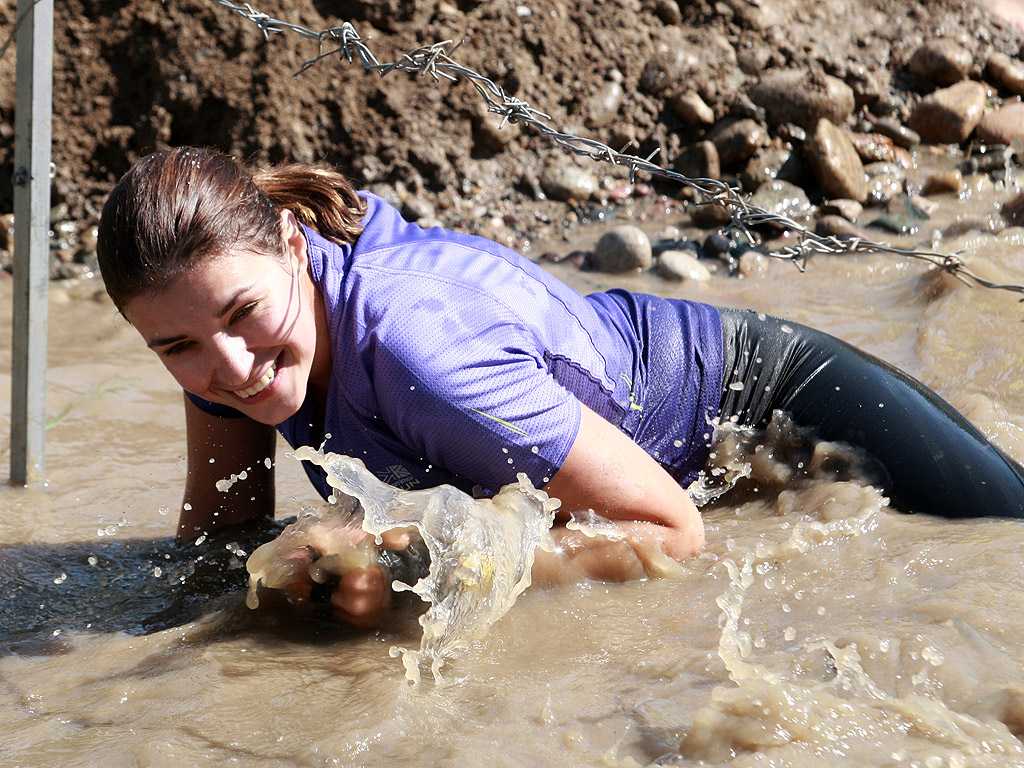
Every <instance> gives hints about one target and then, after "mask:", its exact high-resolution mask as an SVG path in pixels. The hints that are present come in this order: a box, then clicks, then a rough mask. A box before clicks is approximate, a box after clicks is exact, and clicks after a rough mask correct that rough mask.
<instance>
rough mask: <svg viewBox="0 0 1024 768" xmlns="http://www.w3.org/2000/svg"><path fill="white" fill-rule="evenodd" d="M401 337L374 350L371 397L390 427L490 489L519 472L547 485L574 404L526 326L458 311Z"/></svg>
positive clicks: (573, 420) (564, 451)
mask: <svg viewBox="0 0 1024 768" xmlns="http://www.w3.org/2000/svg"><path fill="white" fill-rule="evenodd" d="M405 338H406V339H407V342H406V343H404V344H400V345H398V346H394V347H388V348H382V349H378V350H377V354H376V357H375V366H376V370H375V377H374V378H375V389H376V395H377V400H378V402H379V403H380V406H381V411H382V416H383V418H384V420H385V422H386V423H387V424H388V427H389V428H390V429H391V430H392V431H393V432H394V433H395V435H396V436H397V437H398V438H399V439H400V440H401V441H402V442H403V443H404V444H405V445H407V446H408V447H409V448H411V449H412V450H413V451H414V452H419V453H420V456H419V457H418V458H419V459H420V460H421V461H424V462H426V463H428V464H434V465H437V466H440V467H443V468H444V469H447V470H448V471H450V472H454V473H455V474H458V475H461V476H463V477H467V478H469V479H470V480H472V482H473V483H476V484H479V485H481V486H483V487H484V488H485V489H487V490H489V491H497V490H498V489H499V488H500V487H501V486H503V485H505V484H507V483H511V482H514V481H515V479H516V476H517V474H518V473H520V472H524V473H525V474H526V475H527V476H528V477H529V478H530V481H531V482H532V483H533V484H534V485H536V486H537V487H542V486H544V485H546V484H547V482H549V481H550V479H551V477H553V476H554V474H555V472H557V471H558V469H559V468H560V467H561V466H562V464H563V463H564V462H565V458H566V456H568V454H569V449H570V448H571V447H572V444H573V441H574V440H575V439H576V434H577V432H578V431H579V422H580V403H579V401H578V400H577V399H576V398H575V396H574V395H573V394H572V393H571V392H569V391H568V390H566V389H565V388H564V387H562V386H561V385H560V384H559V383H558V382H557V381H555V379H554V377H553V376H552V375H551V373H550V372H549V371H548V370H547V365H546V363H545V360H544V350H543V349H542V348H539V346H538V342H537V340H536V339H535V338H534V336H533V334H532V333H531V332H530V331H529V329H526V328H523V327H521V326H520V325H518V324H516V323H513V322H501V321H499V322H494V321H490V322H487V323H486V324H485V326H484V327H480V325H479V324H477V323H474V322H466V319H465V318H464V317H463V318H461V319H456V318H450V319H449V320H448V321H447V322H446V321H445V320H444V319H441V320H440V322H439V323H438V324H437V325H436V326H435V327H434V328H433V329H432V330H431V332H429V333H424V334H422V335H420V336H418V337H415V340H414V339H413V338H410V337H408V336H406V337H405Z"/></svg>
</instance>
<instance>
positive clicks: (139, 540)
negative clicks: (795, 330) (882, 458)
mask: <svg viewBox="0 0 1024 768" xmlns="http://www.w3.org/2000/svg"><path fill="white" fill-rule="evenodd" d="M971 190H972V191H971V192H970V194H968V195H966V196H965V199H956V198H953V197H949V198H944V199H937V200H936V202H938V204H939V207H938V209H937V210H936V211H935V212H934V213H933V218H932V220H931V221H930V222H928V228H929V230H934V231H935V232H945V233H946V234H945V235H944V236H942V237H941V242H940V246H941V248H942V249H943V250H945V251H950V250H956V249H960V248H963V249H965V258H966V259H967V260H968V262H969V263H970V264H971V265H972V266H973V267H974V268H975V269H976V270H977V271H978V272H979V273H982V274H984V275H985V276H986V277H989V278H993V279H999V280H1003V281H1008V282H1016V283H1024V248H1022V245H1024V230H1021V229H1003V224H1001V223H1000V221H999V218H998V215H997V214H996V213H995V211H996V208H995V206H996V204H997V203H998V202H999V201H1001V200H1004V199H1005V198H1006V197H1007V196H1008V195H1009V192H1008V191H1007V190H1004V189H1002V188H999V187H996V188H991V186H990V185H989V184H987V183H986V182H984V181H978V180H974V181H972V182H971ZM663 223H668V222H661V223H657V222H649V226H650V229H651V230H652V232H653V231H656V230H657V229H658V228H659V227H660V226H661V225H662V224H663ZM958 233H959V234H958ZM596 234H597V233H596V232H574V233H572V237H573V238H574V244H579V245H586V244H587V238H591V237H596ZM908 242H913V243H914V244H918V245H919V244H920V243H921V242H922V239H921V237H920V236H918V237H917V238H915V240H913V241H908ZM924 242H930V236H926V238H925V241H924ZM570 247H571V246H570ZM551 269H553V270H554V271H555V272H556V273H557V274H559V276H561V277H563V278H565V279H568V280H570V281H571V282H572V283H573V284H574V285H575V286H576V287H578V288H579V289H580V290H582V291H590V290H600V289H603V288H606V287H611V286H613V285H623V286H625V287H627V288H631V289H636V290H646V291H654V292H658V293H661V294H665V295H678V296H685V297H689V298H697V299H700V300H704V301H709V302H711V303H717V304H721V305H728V306H737V307H739V306H742V307H752V308H756V309H758V310H761V311H764V312H768V313H773V314H777V315H782V316H785V317H788V318H791V319H793V320H795V321H798V322H803V323H808V324H810V325H814V326H817V327H820V328H822V329H824V330H826V331H829V332H831V333H833V334H835V335H838V336H840V337H842V338H844V339H846V340H848V341H850V342H853V343H855V344H858V345H860V346H862V347H864V348H866V349H867V350H869V351H871V352H873V353H875V354H877V355H879V356H881V357H883V358H885V359H886V360H888V361H890V362H892V363H894V364H896V365H898V366H900V367H902V368H904V369H905V370H907V371H909V372H910V373H911V374H913V375H915V376H916V377H918V378H920V379H922V380H923V381H925V382H926V383H928V384H929V385H930V386H932V387H933V388H935V389H936V390H937V391H938V392H939V393H940V394H942V395H943V396H944V397H945V398H947V399H948V400H949V401H950V402H951V403H952V404H953V405H954V406H955V407H957V408H958V409H960V410H961V411H962V412H963V413H964V414H966V415H967V417H968V418H970V419H971V420H972V421H973V422H974V423H975V424H977V425H978V426H979V427H980V428H981V430H982V431H983V432H984V433H985V434H987V435H988V436H990V437H991V438H992V439H993V440H994V441H996V442H997V443H998V444H999V445H1001V446H1002V447H1003V448H1004V449H1005V450H1006V451H1007V452H1008V453H1009V454H1010V455H1011V456H1013V457H1015V458H1016V459H1017V460H1019V461H1020V460H1024V352H1022V351H1021V350H1022V347H1021V341H1020V340H1021V330H1022V328H1024V326H1022V320H1024V306H1022V305H1021V304H1018V303H1017V302H1016V301H1015V298H1014V296H1013V295H1011V294H1005V293H1000V292H997V291H989V290H983V289H971V288H967V287H965V286H962V285H959V284H958V283H956V282H954V281H952V280H950V279H948V278H945V277H942V276H939V275H936V274H934V273H929V271H928V270H927V268H926V266H925V265H923V264H921V263H920V262H917V261H914V260H909V259H902V258H894V257H891V256H885V255H868V256H858V257H819V258H816V259H814V260H813V261H812V262H811V263H810V264H809V265H808V270H807V272H806V273H805V274H802V275H801V274H800V273H798V272H797V271H796V270H794V269H793V268H792V267H791V266H789V265H786V264H782V263H772V264H771V265H770V266H769V267H768V269H767V271H766V272H765V274H763V275H761V276H757V277H750V278H746V279H742V280H737V279H729V278H726V277H724V276H718V277H715V278H714V279H713V280H712V281H711V282H710V283H707V284H703V285H687V286H674V285H671V284H668V283H664V282H661V281H659V280H657V279H655V278H652V277H650V276H636V277H633V278H628V279H627V278H622V277H620V276H614V277H613V276H608V275H600V274H596V273H580V272H576V271H573V270H571V269H570V268H569V267H568V266H559V265H554V266H551ZM98 289H99V286H98V285H94V284H91V283H88V282H86V283H82V284H77V285H74V286H69V285H57V284H55V285H54V286H53V289H52V294H51V308H52V316H51V317H52V319H51V323H50V328H51V333H50V335H51V345H50V367H49V372H48V376H49V380H48V389H47V401H48V414H49V415H50V416H51V417H53V418H54V419H55V420H56V423H55V424H54V425H53V426H52V428H51V429H50V430H49V432H48V435H47V478H48V485H47V486H46V487H45V488H31V489H24V490H23V489H13V488H10V487H6V486H5V487H3V488H2V489H0V510H2V515H0V542H2V545H0V601H2V602H0V606H2V607H0V628H2V630H3V633H4V636H3V638H0V641H2V646H0V711H2V713H3V717H2V720H0V764H2V765H10V766H15V765H17V766H22V767H24V768H28V767H29V766H54V765H61V766H86V765H88V766H97V765H103V766H167V765H174V766H206V765H218V766H220V765H239V766H254V767H256V766H259V767H269V766H335V765H337V766H380V765H394V766H425V765H433V766H456V765H459V766H461V765H472V764H477V765H479V764H492V765H495V766H550V765H581V766H643V765H649V764H654V763H656V764H661V765H680V766H698V765H700V766H717V765H723V766H724V765H729V766H754V765H772V766H801V767H804V766H852V765H856V766H860V765H864V766H869V765H870V766H920V767H921V768H939V766H950V767H953V766H1012V765H1021V766H1024V747H1022V744H1021V741H1020V740H1019V738H1018V736H1019V735H1020V734H1024V668H1022V665H1021V661H1020V660H1021V658H1022V657H1024V554H1022V553H1024V524H1021V523H1020V522H1017V521H1007V520H996V519H980V520H966V521H956V522H951V521H946V520H940V519H935V518H932V517H929V516H927V515H923V514H917V515H905V514H900V513H896V512H893V511H891V510H889V509H888V508H887V507H886V505H885V500H884V498H883V497H882V496H880V495H879V494H878V493H877V492H876V491H875V490H874V489H872V488H871V487H869V486H865V485H861V484H858V483H856V482H832V481H828V480H816V481H812V482H804V483H801V484H798V485H795V486H793V487H784V488H781V489H776V490H777V491H778V492H773V493H770V494H766V495H765V497H763V498H759V497H756V496H755V497H745V498H743V499H738V500H735V501H730V499H729V497H728V496H726V497H725V498H724V499H723V500H721V501H720V502H718V503H717V504H715V505H714V506H713V507H712V508H711V509H709V510H708V511H706V513H705V519H706V523H707V529H708V547H707V551H706V553H705V554H703V555H702V556H700V557H698V558H696V559H695V560H693V561H691V562H689V563H687V564H686V565H685V573H684V575H683V576H682V577H680V578H677V579H662V580H650V581H644V582H635V583H627V584H614V585H606V584H598V583H589V584H583V585H577V586H569V587H563V588H555V589H546V590H539V589H534V588H530V589H527V590H526V592H525V593H524V594H522V595H521V596H520V597H519V599H518V601H517V602H516V603H515V605H514V606H513V608H512V609H511V611H509V613H508V614H507V615H505V617H504V618H502V619H501V620H500V621H498V622H497V623H496V624H495V625H494V626H493V628H492V629H491V631H490V633H489V634H488V635H487V636H486V637H484V638H483V639H481V640H478V641H475V642H473V643H471V644H470V646H469V647H468V648H466V649H465V650H463V651H462V652H461V653H460V654H458V655H457V656H456V657H454V658H452V659H450V660H449V661H448V663H447V665H446V667H445V670H446V677H445V684H443V685H438V684H436V683H434V682H433V681H432V679H431V678H430V677H429V675H427V676H425V678H424V680H423V682H422V683H420V684H419V685H418V686H413V685H410V684H409V683H408V682H407V680H406V679H405V676H404V670H403V668H402V664H401V661H400V660H399V659H397V658H395V657H393V656H392V655H391V654H389V649H390V648H391V647H392V646H410V645H413V646H414V645H415V644H416V643H417V642H418V640H417V638H418V631H419V626H418V625H417V624H416V621H415V612H414V611H412V610H411V609H409V610H407V614H406V615H403V616H402V617H401V618H400V619H399V621H398V622H397V624H396V626H395V627H393V628H391V629H390V630H388V631H386V632H380V633H377V634H359V633H350V632H345V631H341V630H338V629H336V628H333V627H330V626H327V625H325V624H321V623H317V622H316V621H314V620H305V619H303V620H296V619H294V618H291V617H289V616H288V615H287V614H283V613H273V612H270V613H267V614H264V613H261V612H252V611H249V610H248V609H247V608H246V607H245V604H244V599H245V592H244V590H237V591H230V592H228V593H226V594H224V595H221V596H219V597H210V598H203V599H202V600H201V601H200V602H199V603H198V604H197V603H195V602H193V603H190V604H189V606H188V607H187V608H188V610H187V611H185V612H184V613H177V614H175V613H174V612H173V611H172V612H171V614H170V615H169V616H168V614H166V613H161V612H162V611H164V609H170V608H173V607H174V606H173V605H171V604H172V603H173V602H174V599H175V597H174V596H175V594H176V593H175V592H174V589H173V587H174V583H175V581H176V580H177V581H179V582H180V580H181V579H182V578H185V576H187V575H188V574H187V573H185V572H184V571H183V570H182V569H183V566H182V564H181V563H182V555H181V553H180V552H177V551H176V550H174V548H173V547H172V546H171V545H170V544H169V542H168V540H167V537H168V536H169V535H170V533H171V531H172V526H173V520H174V518H175V515H176V507H177V504H178V503H179V499H180V492H181V485H182V480H183V473H184V460H183V458H182V452H183V448H184V430H183V424H182V413H181V404H180V400H181V395H180V393H179V392H178V391H177V390H176V389H175V386H174V384H173V382H172V381H171V380H170V378H169V377H168V376H167V374H166V373H164V372H163V370H162V369H161V368H160V366H159V363H158V362H157V360H156V358H155V357H154V356H153V355H152V354H151V353H149V352H148V351H147V350H146V349H145V348H144V347H143V345H142V343H141V341H140V340H139V339H137V338H136V337H135V334H134V331H132V329H131V328H129V327H127V326H126V324H125V323H123V322H122V321H120V320H118V319H117V318H116V314H115V312H114V310H113V309H112V307H111V305H110V304H109V303H108V302H107V301H106V300H105V299H103V298H99V299H93V298H90V297H91V295H92V294H93V293H95V292H96V291H97V290H98ZM10 296H11V286H10V281H7V282H4V283H0V306H3V307H8V308H9V307H10ZM9 314H10V313H9V312H4V313H3V315H2V317H0V328H2V331H3V333H4V334H6V333H8V331H9V326H10V320H9ZM9 371H10V352H9V350H8V349H7V348H6V347H5V348H3V349H0V400H2V402H3V403H4V406H2V407H3V408H4V409H5V410H4V411H3V414H2V415H0V421H2V422H3V423H4V424H9V410H8V409H9V406H7V405H6V404H7V403H8V402H9V394H10V375H9ZM7 432H8V430H6V429H5V430H3V433H4V434H6V433H7ZM0 450H2V451H3V454H2V456H3V460H4V464H5V465H6V463H7V458H8V453H7V448H6V446H4V447H3V448H2V449H0ZM906 450H908V451H913V450H915V447H914V446H912V445H908V446H906ZM278 461H279V473H280V474H281V481H280V487H279V507H280V508H281V512H282V514H289V513H291V514H294V513H295V512H297V511H298V510H299V509H300V508H301V507H302V505H303V504H308V503H312V502H314V501H315V499H314V496H313V493H312V491H311V489H309V488H308V487H307V485H306V483H305V481H304V479H303V477H302V475H301V471H300V469H299V468H298V465H297V463H295V462H293V461H291V460H290V459H288V458H287V457H286V456H285V455H284V451H283V450H279V452H278ZM230 471H232V469H231V468H227V467H225V476H227V475H228V474H230ZM952 471H955V469H954V470H952ZM231 566H234V570H235V571H237V569H238V563H237V562H231V563H228V564H227V565H225V566H224V567H226V568H230V567H231ZM186 614H187V618H185V619H182V618H181V617H182V616H186Z"/></svg>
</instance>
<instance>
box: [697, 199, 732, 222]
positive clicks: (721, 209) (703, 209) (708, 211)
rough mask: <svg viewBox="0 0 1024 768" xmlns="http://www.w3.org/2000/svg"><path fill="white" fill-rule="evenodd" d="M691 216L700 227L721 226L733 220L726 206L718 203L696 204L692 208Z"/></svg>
mask: <svg viewBox="0 0 1024 768" xmlns="http://www.w3.org/2000/svg"><path fill="white" fill-rule="evenodd" d="M690 218H691V219H692V220H693V223H694V224H696V225H697V226H698V227H720V226H722V225H723V224H728V223H729V222H730V221H731V220H732V217H731V216H730V215H729V211H728V210H727V209H726V208H725V206H723V205H719V204H718V203H705V204H698V205H694V206H693V207H692V208H690Z"/></svg>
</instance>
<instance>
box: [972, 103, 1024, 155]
mask: <svg viewBox="0 0 1024 768" xmlns="http://www.w3.org/2000/svg"><path fill="white" fill-rule="evenodd" d="M975 136H977V137H978V138H979V139H981V140H982V141H983V142H985V143H986V144H1010V143H1012V142H1013V140H1014V139H1019V140H1021V141H1024V103H1021V102H1019V101H1014V102H1010V103H1008V104H1004V105H1003V106H1001V107H999V108H998V109H995V110H993V111H991V112H988V113H987V114H986V115H985V116H984V117H983V118H982V119H981V122H980V123H978V127H977V128H976V129H975Z"/></svg>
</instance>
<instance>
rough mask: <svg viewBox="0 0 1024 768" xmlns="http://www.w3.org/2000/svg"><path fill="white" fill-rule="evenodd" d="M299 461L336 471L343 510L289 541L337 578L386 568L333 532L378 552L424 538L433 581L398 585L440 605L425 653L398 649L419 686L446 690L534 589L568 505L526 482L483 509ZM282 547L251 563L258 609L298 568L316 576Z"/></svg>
mask: <svg viewBox="0 0 1024 768" xmlns="http://www.w3.org/2000/svg"><path fill="white" fill-rule="evenodd" d="M295 457H296V458H298V459H300V460H303V461H309V462H311V463H313V464H316V465H317V466H319V467H322V468H323V469H324V470H325V471H326V473H327V482H328V483H329V484H330V486H331V487H332V488H333V489H334V494H333V496H334V498H335V502H334V504H332V505H330V506H329V507H328V510H327V512H326V514H323V513H321V514H317V513H314V514H313V515H306V516H303V518H300V519H299V520H297V521H296V523H295V524H294V528H292V529H291V530H290V531H288V530H287V529H286V532H285V533H284V534H283V536H284V537H285V538H284V539H282V540H281V541H282V542H284V543H285V544H293V545H296V546H306V545H308V546H313V547H315V548H317V551H318V552H320V553H321V554H322V555H323V557H322V558H321V560H324V561H325V566H324V567H326V568H327V569H328V570H329V571H330V572H332V573H333V575H338V574H339V573H344V572H346V570H352V569H353V568H360V567H366V566H367V565H369V564H372V563H374V562H376V549H375V547H373V546H372V545H371V544H370V543H369V541H367V542H365V543H363V544H360V545H358V546H352V545H351V544H350V542H351V538H346V537H345V536H343V535H333V536H331V535H327V530H328V529H329V528H330V525H331V524H332V523H333V524H336V525H338V526H341V527H342V528H344V527H347V526H352V525H356V524H359V525H361V528H362V530H364V531H367V532H368V533H370V534H373V535H374V536H375V537H376V544H377V545H379V544H381V543H382V539H381V534H383V533H385V532H387V531H391V530H395V529H401V528H410V527H411V528H415V529H416V531H418V533H419V535H420V536H421V537H422V539H423V542H424V544H425V545H426V547H427V549H428V551H429V553H430V571H429V573H428V575H427V576H425V577H423V578H421V579H419V580H418V581H417V582H416V583H415V584H406V583H404V582H401V581H395V582H393V583H392V588H393V589H395V590H396V591H403V590H408V591H412V592H414V593H416V594H417V595H419V596H420V598H422V599H423V600H424V601H426V602H428V603H429V604H430V607H429V608H428V609H427V611H426V612H425V613H423V614H422V615H421V616H420V618H419V622H420V625H421V626H422V627H423V636H422V639H421V641H420V647H419V649H418V650H411V649H407V648H400V647H396V648H392V649H391V655H392V656H399V655H401V656H402V663H403V665H404V667H405V671H406V677H407V678H408V679H409V680H412V681H413V682H418V681H419V679H420V668H421V665H423V664H429V666H430V670H431V673H432V674H433V677H434V679H435V680H436V681H438V682H441V681H442V678H441V673H440V671H441V668H442V666H443V665H444V663H445V659H446V658H448V657H450V656H451V655H452V654H453V653H455V652H456V651H458V650H460V649H462V648H465V647H466V646H468V645H469V644H470V643H472V642H474V641H475V640H478V639H480V638H482V637H484V636H485V635H486V634H487V632H488V631H489V629H490V627H491V626H492V625H493V624H494V622H496V621H497V620H498V619H500V618H501V617H502V616H504V615H505V613H506V612H507V611H508V610H509V609H510V608H511V607H512V605H513V603H514V602H515V600H516V598H517V597H518V596H519V595H520V594H521V593H522V592H523V590H525V589H526V588H527V587H528V586H529V585H530V571H531V568H532V567H533V560H534V554H535V552H536V550H537V548H538V547H541V548H542V549H545V550H547V551H551V550H552V549H553V548H554V542H553V540H552V538H551V534H550V528H551V526H552V524H553V522H554V512H555V509H557V508H558V504H559V502H558V500H557V499H551V498H549V497H548V495H547V494H546V493H544V492H543V491H541V490H538V489H537V488H534V486H533V485H532V484H531V483H530V481H529V480H528V479H527V477H526V476H525V475H523V474H520V475H519V480H518V482H516V483H511V484H509V485H507V486H505V487H504V488H502V489H501V490H500V491H499V492H498V493H497V494H496V495H495V496H494V497H492V498H490V499H474V498H472V497H470V496H468V495H467V494H465V493H463V492H462V491H459V490H458V489H456V488H453V487H451V486H446V485H443V486H439V487H437V488H430V489H425V490H418V491H403V490H401V489H398V488H395V487H393V486H390V485H386V484H385V483H382V482H381V481H380V480H378V479H377V478H376V477H375V476H374V475H373V474H372V473H371V472H370V471H369V470H367V469H366V467H365V466H364V465H363V463H362V462H361V461H359V460H358V459H353V458H350V457H348V456H342V455H339V454H334V453H324V452H322V451H318V450H315V449H313V448H309V447H301V448H299V449H298V450H296V451H295ZM360 512H361V517H360V516H359V513H360ZM282 546H283V545H281V544H275V543H274V542H271V543H270V544H269V545H264V547H266V549H265V550H264V551H263V552H262V553H261V552H260V550H257V551H256V552H254V553H253V555H252V556H251V557H250V559H249V562H248V563H247V568H248V569H249V573H250V596H249V603H250V605H253V604H254V603H256V602H258V598H257V597H256V590H257V588H258V586H259V585H261V584H262V585H264V586H268V587H275V586H278V585H281V584H286V583H288V581H289V580H290V579H292V578H293V577H294V576H295V573H294V572H291V571H289V570H288V569H289V568H292V567H308V564H307V563H303V562H301V561H298V564H297V565H295V564H294V563H293V564H291V565H290V564H288V563H281V561H280V560H279V559H275V558H276V556H277V555H278V554H280V552H281V551H282ZM261 549H263V548H261ZM317 563H320V561H319V560H318V561H317ZM314 578H316V577H315V575H314ZM324 578H325V579H326V574H325V575H324Z"/></svg>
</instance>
